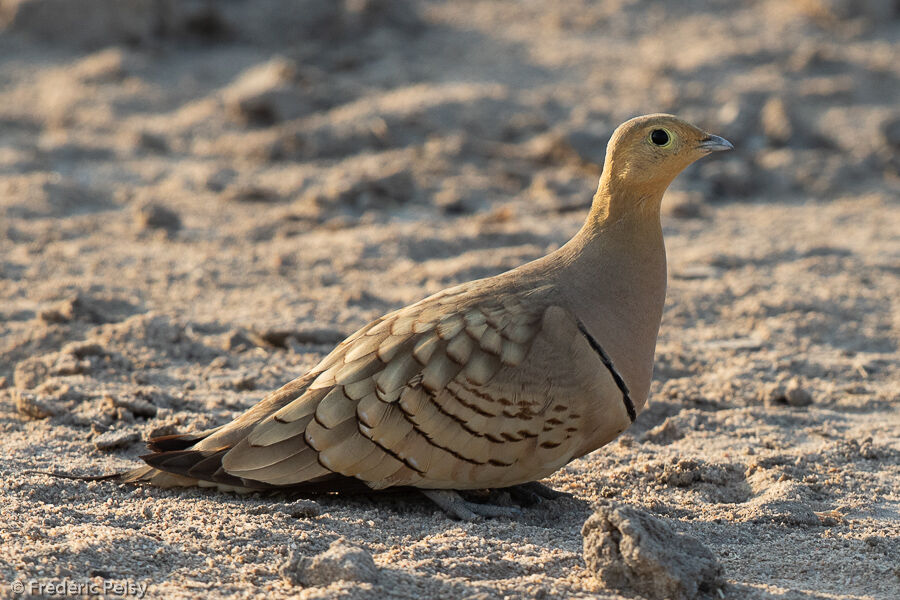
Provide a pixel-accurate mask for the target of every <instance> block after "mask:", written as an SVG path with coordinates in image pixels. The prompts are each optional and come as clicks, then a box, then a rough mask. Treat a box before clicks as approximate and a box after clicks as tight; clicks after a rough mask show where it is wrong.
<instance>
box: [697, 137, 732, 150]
mask: <svg viewBox="0 0 900 600" xmlns="http://www.w3.org/2000/svg"><path fill="white" fill-rule="evenodd" d="M700 148H701V149H702V150H706V151H707V152H720V151H722V150H734V145H733V144H732V143H731V142H729V141H728V140H726V139H725V138H723V137H719V136H717V135H712V134H709V135H707V136H706V137H705V138H703V139H702V140H700Z"/></svg>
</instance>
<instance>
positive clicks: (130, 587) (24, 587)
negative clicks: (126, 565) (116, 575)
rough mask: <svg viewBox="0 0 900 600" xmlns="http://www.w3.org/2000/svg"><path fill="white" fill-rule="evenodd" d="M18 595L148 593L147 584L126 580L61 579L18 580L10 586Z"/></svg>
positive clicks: (117, 594) (140, 596) (126, 594)
mask: <svg viewBox="0 0 900 600" xmlns="http://www.w3.org/2000/svg"><path fill="white" fill-rule="evenodd" d="M9 587H10V589H11V590H12V592H13V594H16V595H19V596H21V595H25V594H27V595H29V596H48V597H54V596H59V597H66V596H100V595H105V596H123V597H126V596H127V597H132V596H133V597H135V598H143V597H144V594H146V593H147V583H146V582H144V583H136V582H134V581H129V580H127V579H124V580H115V579H110V580H106V579H103V580H90V579H88V580H81V581H76V580H74V579H60V580H57V581H40V580H38V579H26V580H21V579H16V580H15V581H13V582H12V583H11V584H10V586H9Z"/></svg>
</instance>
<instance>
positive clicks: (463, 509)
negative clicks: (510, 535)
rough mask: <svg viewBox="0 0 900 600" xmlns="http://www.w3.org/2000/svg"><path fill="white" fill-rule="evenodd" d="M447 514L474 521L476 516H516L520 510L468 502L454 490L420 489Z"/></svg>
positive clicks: (511, 507) (461, 519)
mask: <svg viewBox="0 0 900 600" xmlns="http://www.w3.org/2000/svg"><path fill="white" fill-rule="evenodd" d="M420 491H421V492H422V493H423V494H424V495H425V496H426V497H427V498H428V499H429V500H431V501H432V502H434V503H435V504H437V505H438V506H440V507H441V510H443V511H444V512H445V513H447V515H449V516H450V517H453V518H455V519H459V520H460V521H474V520H476V519H477V518H478V517H518V516H519V515H520V514H521V513H522V511H521V510H519V509H518V508H516V507H515V506H497V505H494V504H481V503H479V502H470V501H469V500H466V499H465V498H463V497H462V496H461V495H460V494H459V492H457V491H455V490H420Z"/></svg>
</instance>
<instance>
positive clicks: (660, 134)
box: [650, 129, 671, 146]
mask: <svg viewBox="0 0 900 600" xmlns="http://www.w3.org/2000/svg"><path fill="white" fill-rule="evenodd" d="M650 141H651V142H653V143H654V145H656V146H668V145H669V142H670V141H671V138H670V136H669V132H668V131H666V130H665V129H654V130H653V131H651V132H650Z"/></svg>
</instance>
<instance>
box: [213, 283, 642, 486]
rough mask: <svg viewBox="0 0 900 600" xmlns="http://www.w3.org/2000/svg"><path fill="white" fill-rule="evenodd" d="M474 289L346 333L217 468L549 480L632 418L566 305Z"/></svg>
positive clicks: (437, 479)
mask: <svg viewBox="0 0 900 600" xmlns="http://www.w3.org/2000/svg"><path fill="white" fill-rule="evenodd" d="M465 292H466V290H465V289H464V288H456V289H451V290H447V291H445V292H443V293H442V294H439V295H437V296H433V297H431V298H429V299H426V300H424V301H422V302H420V303H418V304H415V305H412V306H410V307H407V308H405V309H401V310H399V311H397V312H395V313H392V314H390V315H387V316H386V317H383V318H382V319H381V320H380V321H378V322H376V323H374V324H372V325H370V326H369V327H367V328H364V329H363V330H361V331H360V332H358V333H357V334H355V335H354V336H352V337H351V338H348V340H347V341H346V342H344V343H342V344H341V345H340V346H338V347H337V348H336V349H335V350H334V351H333V352H332V353H331V354H330V355H329V356H327V357H326V358H325V359H324V360H323V361H322V363H320V365H319V366H318V367H317V371H319V373H318V375H317V376H316V377H315V378H314V379H313V380H312V381H311V382H310V383H309V385H308V387H307V388H306V389H305V391H304V392H303V393H302V395H300V396H299V397H297V398H296V399H294V400H292V401H290V402H289V403H287V404H285V405H284V406H283V407H281V408H279V409H278V410H277V411H275V412H273V413H272V414H270V415H269V416H268V417H266V418H264V419H263V420H261V421H260V422H259V423H258V424H256V425H255V426H254V427H253V428H252V429H250V430H249V432H248V433H247V435H246V436H245V437H243V439H241V440H240V441H239V442H238V443H237V444H236V445H234V447H233V448H231V449H230V450H228V451H227V452H226V453H224V455H223V456H222V457H221V466H222V469H223V470H224V471H225V472H226V473H228V474H229V475H230V476H233V477H236V478H239V479H242V480H250V481H258V482H264V483H267V484H270V485H279V486H280V485H285V486H290V485H296V484H298V483H302V482H306V481H310V480H316V479H319V478H323V477H327V476H329V475H333V474H335V473H338V474H341V475H344V476H347V477H352V478H356V479H358V480H361V481H363V482H365V483H366V484H367V485H368V486H369V487H371V488H375V489H378V488H384V487H390V486H400V485H413V486H418V487H428V488H479V487H501V486H505V485H513V484H515V483H521V482H523V481H531V480H534V479H538V478H540V477H544V476H546V475H548V474H549V473H552V472H553V471H555V470H556V469H558V468H559V467H560V466H562V465H564V464H565V463H566V462H568V461H569V460H571V459H572V458H573V457H575V456H580V455H581V454H584V453H585V452H586V451H588V450H592V449H594V448H595V447H598V446H599V445H602V443H605V442H606V441H609V439H612V438H613V437H615V435H617V434H618V433H619V432H621V431H622V430H624V429H625V427H627V426H628V424H630V421H629V419H628V414H627V412H626V410H625V407H624V405H623V404H622V390H620V388H619V386H617V384H616V382H615V381H614V378H613V376H612V374H611V372H610V371H609V370H608V369H607V368H606V367H605V366H604V364H603V362H602V360H601V357H600V356H599V355H598V354H597V352H595V350H594V349H592V347H591V344H590V343H589V340H588V338H587V337H586V336H585V334H584V333H583V332H582V331H581V330H580V329H579V327H578V322H577V320H576V319H575V318H574V317H573V316H572V315H571V313H569V312H568V311H566V310H565V309H563V308H561V307H559V306H554V305H548V304H547V303H545V302H541V301H540V300H538V299H536V297H535V296H537V295H527V294H510V293H505V294H499V295H492V294H491V293H490V290H486V291H484V293H480V294H477V295H473V294H472V293H471V292H469V293H465ZM596 440H601V441H600V442H599V443H596V445H593V447H591V445H592V444H593V443H595V441H596Z"/></svg>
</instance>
